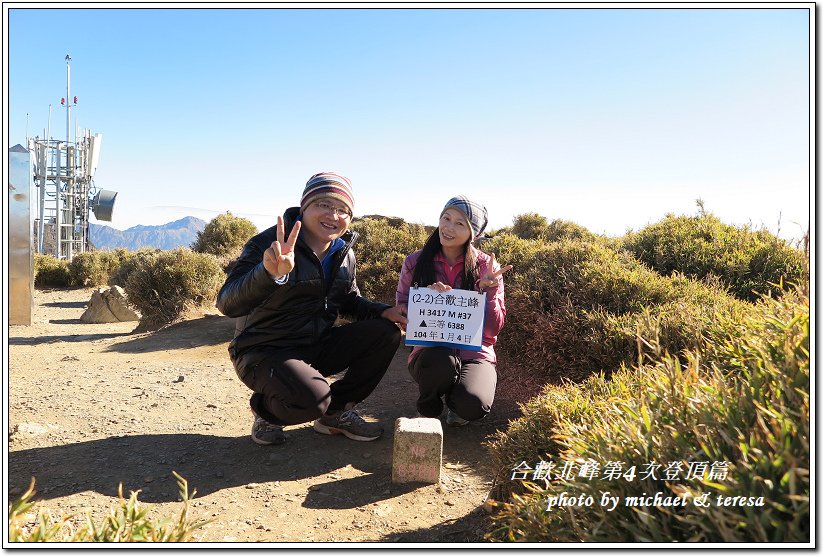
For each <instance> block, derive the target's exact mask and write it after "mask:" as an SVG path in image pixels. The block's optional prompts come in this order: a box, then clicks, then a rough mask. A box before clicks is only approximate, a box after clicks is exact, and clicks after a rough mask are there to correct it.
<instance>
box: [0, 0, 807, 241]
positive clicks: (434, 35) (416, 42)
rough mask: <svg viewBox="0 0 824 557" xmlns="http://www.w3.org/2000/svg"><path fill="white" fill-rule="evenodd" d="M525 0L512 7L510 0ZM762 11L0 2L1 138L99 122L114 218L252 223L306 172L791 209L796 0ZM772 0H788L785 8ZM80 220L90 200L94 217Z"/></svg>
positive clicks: (796, 166)
mask: <svg viewBox="0 0 824 557" xmlns="http://www.w3.org/2000/svg"><path fill="white" fill-rule="evenodd" d="M533 6H534V5H533ZM785 6H786V7H782V9H693V8H682V9H673V8H669V9H616V8H612V9H580V8H579V9H555V8H553V9H535V8H534V7H533V8H532V9H417V10H410V9H294V10H281V9H268V10H267V9H230V10H225V9H224V10H220V9H205V8H200V9H17V8H12V9H9V10H8V12H7V13H8V37H7V45H6V46H7V55H8V66H7V75H6V79H7V86H8V92H9V95H8V97H7V101H6V102H7V103H8V104H7V107H8V115H9V120H8V124H7V125H8V127H7V129H6V132H7V133H8V134H9V136H8V141H9V143H10V145H14V144H16V143H24V142H25V137H26V129H27V114H28V132H29V135H32V136H33V135H38V134H39V135H42V134H43V130H44V128H46V126H47V121H48V107H49V104H51V105H52V106H53V113H52V120H51V126H52V135H53V136H55V137H57V138H65V127H66V123H65V122H66V116H65V112H64V110H65V109H63V108H61V107H60V98H61V97H63V96H65V91H66V63H65V61H64V57H65V55H66V54H67V53H68V54H71V57H72V65H71V93H72V96H74V95H77V96H78V98H79V104H78V107H77V109H76V110H73V111H72V120H73V122H72V129H74V119H75V117H76V119H77V123H78V124H79V126H80V127H81V128H88V129H89V130H91V131H92V132H93V133H101V134H103V147H102V153H101V159H100V164H99V167H98V171H97V174H96V176H95V185H96V186H97V187H100V188H103V189H109V190H115V191H117V192H119V193H118V198H117V204H116V205H115V211H114V220H113V221H112V222H111V223H101V224H109V225H110V226H113V227H115V228H119V229H125V228H128V227H130V226H133V225H136V224H147V225H148V224H162V223H165V222H169V221H171V220H175V219H178V218H181V217H183V216H186V215H194V216H198V217H200V218H203V219H204V220H209V219H211V218H213V217H214V216H215V215H217V214H218V213H220V212H224V211H227V210H228V211H231V212H232V213H234V214H237V215H241V216H245V217H247V218H249V219H251V220H252V221H253V222H255V224H256V225H257V226H258V228H259V229H263V228H265V227H268V226H270V225H271V224H273V223H274V222H275V219H276V216H277V215H278V214H280V213H282V212H283V210H284V209H285V208H287V207H289V206H292V205H295V204H297V202H298V200H299V198H300V194H301V192H302V189H303V185H304V184H305V182H306V180H307V179H308V178H309V176H310V175H312V174H314V173H315V172H320V171H326V170H335V171H338V172H340V173H342V174H344V175H347V176H349V177H350V178H351V179H352V181H353V184H354V191H355V196H356V206H355V214H356V215H365V214H373V213H380V214H384V215H393V216H400V217H403V218H405V219H406V220H408V221H412V222H421V223H425V224H435V222H436V220H437V218H438V215H439V212H440V210H441V208H442V207H443V205H444V203H445V202H446V201H447V199H449V198H450V197H451V196H453V195H456V194H466V195H469V196H470V197H473V198H476V199H477V200H478V201H480V202H482V203H484V204H486V206H487V207H488V209H489V215H490V228H499V227H502V226H507V225H509V224H511V223H512V218H513V216H515V215H517V214H521V213H525V212H538V213H540V214H542V215H544V216H545V217H547V218H548V219H550V220H552V219H564V220H570V221H573V222H576V223H578V224H580V225H583V226H585V227H587V228H588V229H590V230H592V231H593V232H599V233H606V234H609V235H616V236H617V235H620V234H623V233H624V232H625V231H626V230H628V229H634V230H638V229H640V228H642V227H643V226H645V225H647V224H649V223H653V222H657V221H658V220H660V219H661V218H663V217H664V215H665V214H666V213H675V214H695V213H696V212H697V207H696V203H695V200H696V199H697V198H701V199H703V201H704V203H705V207H706V209H707V210H709V211H711V212H713V213H714V214H716V215H717V216H719V217H720V218H721V219H722V220H724V221H725V222H729V223H731V224H746V223H752V224H753V225H755V226H762V225H763V226H765V227H767V228H768V229H770V230H771V231H772V232H773V233H775V232H776V231H777V228H778V221H779V215H780V217H781V221H782V224H781V235H782V236H783V237H787V238H797V237H800V236H801V235H802V234H803V232H804V231H806V229H807V227H808V226H809V224H810V207H811V195H812V192H811V187H812V180H811V177H810V169H811V167H810V164H811V163H810V146H809V143H810V124H811V117H810V90H811V89H810V87H811V86H810V44H809V41H810V36H809V18H810V17H811V15H812V12H811V11H810V9H809V8H810V7H811V6H812V4H804V5H802V4H794V5H785ZM793 6H794V8H793ZM93 222H96V221H93Z"/></svg>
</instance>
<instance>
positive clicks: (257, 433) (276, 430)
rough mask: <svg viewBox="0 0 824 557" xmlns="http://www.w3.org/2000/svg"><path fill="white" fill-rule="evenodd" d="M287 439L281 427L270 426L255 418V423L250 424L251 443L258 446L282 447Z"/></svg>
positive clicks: (261, 419)
mask: <svg viewBox="0 0 824 557" xmlns="http://www.w3.org/2000/svg"><path fill="white" fill-rule="evenodd" d="M288 437H289V435H287V434H286V432H285V431H283V426H282V425H277V424H270V423H269V422H267V421H266V420H264V419H263V418H261V417H259V416H255V423H253V424H252V441H254V442H255V443H257V444H258V445H282V444H283V443H285V442H286V439H287V438H288Z"/></svg>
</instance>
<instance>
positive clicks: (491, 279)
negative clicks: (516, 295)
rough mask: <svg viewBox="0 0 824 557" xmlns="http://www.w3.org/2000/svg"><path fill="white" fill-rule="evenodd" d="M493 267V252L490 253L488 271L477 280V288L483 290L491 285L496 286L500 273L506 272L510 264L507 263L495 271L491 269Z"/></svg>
mask: <svg viewBox="0 0 824 557" xmlns="http://www.w3.org/2000/svg"><path fill="white" fill-rule="evenodd" d="M494 268H495V254H494V253H493V254H492V261H491V263H490V265H489V272H488V273H487V274H486V276H484V277H483V278H482V279H481V280H480V281H479V282H478V289H479V290H480V291H481V292H483V291H484V290H486V289H487V288H491V287H493V286H497V285H498V284H499V283H500V282H501V275H502V274H504V273H505V272H507V271H508V270H510V269H511V268H512V265H507V266H506V267H501V268H500V269H498V270H497V271H493V269H494Z"/></svg>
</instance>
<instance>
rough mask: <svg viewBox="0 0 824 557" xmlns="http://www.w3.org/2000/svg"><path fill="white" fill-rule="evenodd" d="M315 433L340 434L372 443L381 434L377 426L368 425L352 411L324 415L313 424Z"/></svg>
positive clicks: (380, 429)
mask: <svg viewBox="0 0 824 557" xmlns="http://www.w3.org/2000/svg"><path fill="white" fill-rule="evenodd" d="M314 428H315V431H317V432H319V433H325V434H326V435H337V434H338V433H342V434H343V435H346V436H347V437H348V438H349V439H354V440H355V441H374V440H375V439H377V438H378V437H380V436H381V434H382V433H383V428H382V427H381V426H379V425H378V424H370V423H369V422H367V421H365V420H364V419H363V418H361V417H360V415H358V413H357V412H355V411H354V410H345V411H343V412H341V413H340V414H333V415H331V416H330V415H329V414H324V415H322V416H321V417H320V418H318V419H317V420H315V424H314Z"/></svg>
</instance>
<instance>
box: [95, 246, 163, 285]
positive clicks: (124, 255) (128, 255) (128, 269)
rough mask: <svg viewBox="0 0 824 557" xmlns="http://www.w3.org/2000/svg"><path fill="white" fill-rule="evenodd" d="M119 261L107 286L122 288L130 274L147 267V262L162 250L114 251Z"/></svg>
mask: <svg viewBox="0 0 824 557" xmlns="http://www.w3.org/2000/svg"><path fill="white" fill-rule="evenodd" d="M116 252H117V253H118V257H119V259H120V264H119V265H118V267H117V269H116V270H115V271H114V272H113V273H112V274H111V276H110V277H109V281H108V284H109V285H112V286H113V285H117V286H121V287H124V288H125V286H126V281H127V280H129V276H130V275H131V274H132V272H133V271H134V270H135V269H136V268H137V267H140V266H143V265H147V264H148V263H149V261H151V260H152V259H154V258H156V257H157V256H158V255H160V254H161V253H162V252H163V250H161V249H159V248H141V249H139V250H137V251H126V250H116Z"/></svg>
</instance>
